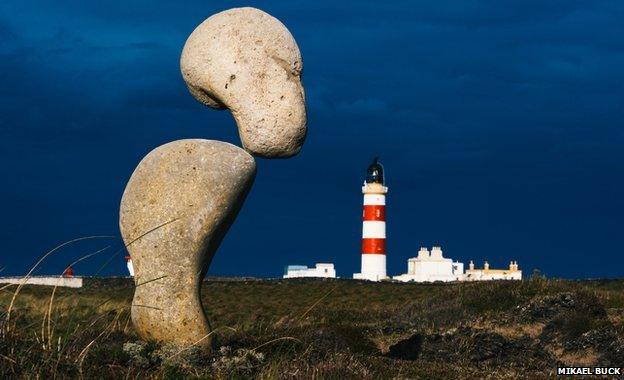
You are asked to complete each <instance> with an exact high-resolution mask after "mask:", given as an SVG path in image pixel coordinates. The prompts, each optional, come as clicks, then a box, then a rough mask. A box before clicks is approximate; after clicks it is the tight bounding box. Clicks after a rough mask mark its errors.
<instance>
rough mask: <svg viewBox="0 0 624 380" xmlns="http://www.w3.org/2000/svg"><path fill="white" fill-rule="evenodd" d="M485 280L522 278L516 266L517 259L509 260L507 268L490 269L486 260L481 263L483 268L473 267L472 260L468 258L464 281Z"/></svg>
mask: <svg viewBox="0 0 624 380" xmlns="http://www.w3.org/2000/svg"><path fill="white" fill-rule="evenodd" d="M487 280H522V271H521V270H520V269H519V268H518V262H517V261H512V262H510V263H509V269H490V264H489V263H488V262H487V261H486V262H485V264H483V269H475V266H474V262H472V260H470V264H468V270H467V271H466V273H465V274H464V281H487Z"/></svg>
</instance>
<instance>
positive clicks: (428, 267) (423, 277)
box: [393, 247, 464, 282]
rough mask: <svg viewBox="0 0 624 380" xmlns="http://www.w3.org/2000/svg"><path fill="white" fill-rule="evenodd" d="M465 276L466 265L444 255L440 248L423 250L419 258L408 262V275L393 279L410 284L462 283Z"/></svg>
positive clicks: (420, 251) (419, 253) (419, 252)
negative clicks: (412, 282) (410, 282)
mask: <svg viewBox="0 0 624 380" xmlns="http://www.w3.org/2000/svg"><path fill="white" fill-rule="evenodd" d="M463 275H464V263H460V262H457V261H456V262H453V260H452V259H447V258H445V257H444V256H443V255H442V249H441V248H440V247H432V248H431V253H429V250H428V249H427V248H421V249H420V250H419V251H418V256H417V257H413V258H411V259H409V260H408V261H407V273H406V274H402V275H400V276H394V277H393V278H394V279H395V280H398V281H402V282H408V281H414V282H435V281H442V282H450V281H461V280H462V278H463Z"/></svg>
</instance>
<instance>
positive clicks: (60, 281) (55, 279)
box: [0, 276, 82, 288]
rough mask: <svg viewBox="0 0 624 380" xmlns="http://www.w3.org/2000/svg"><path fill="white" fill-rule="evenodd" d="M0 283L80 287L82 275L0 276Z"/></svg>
mask: <svg viewBox="0 0 624 380" xmlns="http://www.w3.org/2000/svg"><path fill="white" fill-rule="evenodd" d="M0 284H17V285H19V284H22V285H47V286H59V287H65V288H82V277H63V276H29V277H17V276H16V277H0Z"/></svg>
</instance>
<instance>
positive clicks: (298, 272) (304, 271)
mask: <svg viewBox="0 0 624 380" xmlns="http://www.w3.org/2000/svg"><path fill="white" fill-rule="evenodd" d="M297 277H327V278H336V269H334V264H324V263H318V264H316V267H314V268H308V267H307V266H305V265H288V266H287V267H286V268H285V270H284V278H297Z"/></svg>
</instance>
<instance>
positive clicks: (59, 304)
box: [0, 279, 624, 379]
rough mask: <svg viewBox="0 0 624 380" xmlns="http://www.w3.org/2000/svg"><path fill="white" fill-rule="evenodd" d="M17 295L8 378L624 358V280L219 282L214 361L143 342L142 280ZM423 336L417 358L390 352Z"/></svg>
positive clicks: (418, 369) (7, 344)
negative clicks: (137, 309)
mask: <svg viewBox="0 0 624 380" xmlns="http://www.w3.org/2000/svg"><path fill="white" fill-rule="evenodd" d="M15 293H16V287H15V286H13V287H8V288H4V289H2V291H1V292H0V310H1V311H2V313H3V314H2V315H0V320H1V321H2V322H0V323H1V325H0V333H1V336H0V378H76V377H83V378H93V377H95V378H180V377H185V378H186V377H199V378H232V377H234V378H341V379H342V378H358V379H360V378H427V379H435V378H440V379H448V378H484V377H490V378H544V377H551V376H552V374H553V371H554V370H555V367H556V365H557V363H566V360H568V361H570V360H576V361H578V362H579V363H580V362H583V363H587V362H589V363H593V364H596V363H616V364H617V363H618V361H619V360H621V357H620V356H618V355H619V354H618V352H620V351H617V349H618V347H624V342H622V341H621V338H618V336H619V337H622V336H624V334H622V333H623V332H624V280H610V281H565V280H545V279H537V280H531V281H521V282H481V283H459V284H397V283H383V282H382V283H367V282H361V281H349V280H321V279H293V280H270V281H268V280H267V281H256V280H250V281H206V282H205V283H204V285H203V290H202V295H203V302H204V305H205V306H206V309H207V312H208V317H209V319H210V322H211V325H212V326H213V328H214V329H215V331H214V338H215V339H214V349H213V350H212V351H211V352H206V351H203V350H202V349H201V348H198V347H189V348H180V347H169V346H167V345H160V344H157V343H153V342H142V341H141V340H140V339H139V338H138V337H137V336H136V334H135V332H134V330H133V327H132V323H131V321H130V304H131V301H132V295H133V285H132V283H131V282H130V281H123V280H100V281H98V282H96V283H95V284H94V285H91V286H86V287H84V288H81V289H65V288H57V289H53V288H52V287H41V286H31V285H28V286H24V287H22V288H21V289H20V292H19V295H18V296H17V297H15V298H14V294H15ZM53 294H54V296H53V302H52V295H53ZM13 298H14V299H13ZM566 302H567V303H566ZM9 308H11V309H12V310H11V317H10V319H8V318H7V313H8V310H9ZM588 310H589V311H588ZM591 310H598V311H596V312H590V311H591ZM501 332H504V334H501ZM414 334H421V336H422V342H423V343H422V345H423V347H422V352H421V353H419V355H420V356H419V357H418V358H417V359H415V360H406V359H404V358H401V357H400V354H399V356H398V357H396V356H395V357H392V355H389V354H388V352H389V351H390V348H391V347H392V346H393V345H395V344H396V343H397V342H399V341H402V340H404V339H406V338H409V337H410V336H413V335H414ZM614 337H615V338H614ZM538 342H540V344H541V346H540V344H538ZM610 342H613V343H610ZM609 344H611V346H609ZM618 345H621V346H618ZM612 346H613V347H612ZM584 347H585V348H584ZM517 352H524V353H525V354H522V355H516V354H514V353H517ZM517 356H523V357H524V356H526V359H524V358H521V359H518V358H517ZM567 364H570V365H572V364H574V363H567ZM620 365H621V366H624V362H623V363H620Z"/></svg>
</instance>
